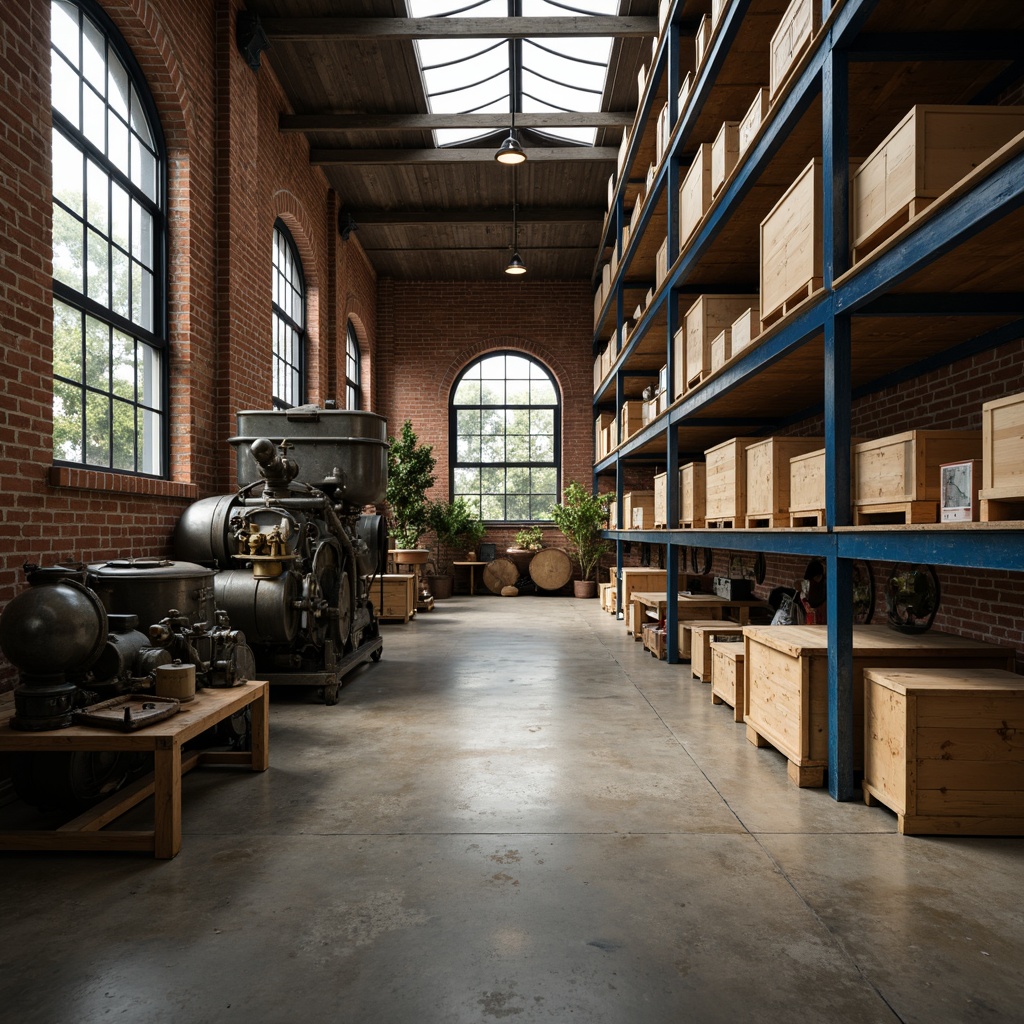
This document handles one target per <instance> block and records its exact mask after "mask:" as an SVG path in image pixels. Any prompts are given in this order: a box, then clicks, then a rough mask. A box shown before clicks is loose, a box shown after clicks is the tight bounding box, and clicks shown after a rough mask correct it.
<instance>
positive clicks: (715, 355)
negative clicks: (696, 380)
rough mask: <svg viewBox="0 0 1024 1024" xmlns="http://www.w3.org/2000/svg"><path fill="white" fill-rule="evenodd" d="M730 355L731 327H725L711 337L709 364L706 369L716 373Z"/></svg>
mask: <svg viewBox="0 0 1024 1024" xmlns="http://www.w3.org/2000/svg"><path fill="white" fill-rule="evenodd" d="M731 355H732V328H731V327H726V328H723V329H722V330H721V331H719V332H718V333H717V334H716V335H715V336H714V337H713V338H712V339H711V365H710V366H709V367H708V370H709V371H710V372H711V373H717V372H718V371H719V370H720V369H721V368H722V367H723V366H725V364H726V363H727V362H728V361H729V357H730V356H731Z"/></svg>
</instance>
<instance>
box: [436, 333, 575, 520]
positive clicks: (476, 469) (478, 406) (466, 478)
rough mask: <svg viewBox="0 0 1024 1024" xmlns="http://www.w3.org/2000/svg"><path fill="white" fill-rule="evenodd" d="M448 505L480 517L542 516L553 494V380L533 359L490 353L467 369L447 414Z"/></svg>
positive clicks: (557, 419) (556, 446) (556, 470)
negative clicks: (466, 507)
mask: <svg viewBox="0 0 1024 1024" xmlns="http://www.w3.org/2000/svg"><path fill="white" fill-rule="evenodd" d="M449 416H450V429H449V437H450V438H451V458H450V465H451V494H452V499H453V500H454V499H455V498H459V497H461V498H465V499H466V500H467V501H468V502H469V504H470V505H471V506H472V507H473V508H474V510H476V512H477V513H478V514H479V516H480V517H481V518H482V519H485V520H488V521H490V522H528V521H533V520H546V519H549V518H550V515H549V509H550V508H551V506H552V504H554V502H556V501H557V500H558V495H559V494H560V493H561V489H560V485H561V481H560V479H559V476H560V472H561V459H560V455H559V453H560V451H561V431H562V427H561V403H560V400H559V395H558V387H557V385H556V384H555V379H554V377H552V375H551V374H550V373H549V372H548V370H547V369H545V367H543V366H542V365H541V364H540V363H539V362H537V360H535V359H531V358H530V357H529V356H526V355H523V354H522V353H519V352H495V353H490V354H488V355H486V356H482V357H481V358H480V359H477V360H476V361H475V362H472V363H470V364H469V366H467V367H466V369H465V370H463V371H462V373H461V374H460V375H459V377H458V379H457V380H456V381H455V386H454V387H453V388H452V395H451V404H450V410H449Z"/></svg>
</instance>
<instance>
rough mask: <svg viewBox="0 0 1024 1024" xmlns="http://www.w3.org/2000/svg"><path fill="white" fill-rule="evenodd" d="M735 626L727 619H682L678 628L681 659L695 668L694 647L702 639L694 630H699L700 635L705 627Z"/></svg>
mask: <svg viewBox="0 0 1024 1024" xmlns="http://www.w3.org/2000/svg"><path fill="white" fill-rule="evenodd" d="M723 624H724V626H726V627H728V626H733V625H735V623H733V622H729V621H727V620H725V619H680V620H679V624H678V626H677V628H678V631H679V632H678V634H677V635H678V638H679V658H680V660H682V661H689V662H690V667H691V669H692V667H693V645H694V644H695V643H696V644H698V645H700V643H701V638H700V636H699V635H697V636H695V635H694V630H697V632H698V634H699V632H700V630H702V629H703V628H704V627H705V626H708V627H715V626H722V625H723Z"/></svg>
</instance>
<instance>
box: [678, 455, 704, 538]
mask: <svg viewBox="0 0 1024 1024" xmlns="http://www.w3.org/2000/svg"><path fill="white" fill-rule="evenodd" d="M705 471H706V467H705V465H704V463H703V462H688V463H686V465H685V466H680V467H679V525H680V526H682V527H683V528H684V529H691V530H699V529H703V527H704V522H705V520H706V515H705V512H704V507H705V500H706V499H705Z"/></svg>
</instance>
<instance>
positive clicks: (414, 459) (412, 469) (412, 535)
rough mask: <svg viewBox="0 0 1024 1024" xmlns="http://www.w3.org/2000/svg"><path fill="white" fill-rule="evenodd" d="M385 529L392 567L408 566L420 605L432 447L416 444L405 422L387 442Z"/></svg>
mask: <svg viewBox="0 0 1024 1024" xmlns="http://www.w3.org/2000/svg"><path fill="white" fill-rule="evenodd" d="M388 441H389V442H390V447H389V448H388V485H387V490H386V492H385V497H386V500H387V504H388V527H389V529H390V531H391V535H392V537H394V538H395V550H394V552H393V553H392V557H393V558H394V561H395V563H396V565H411V566H412V571H413V573H414V574H415V576H416V601H417V603H419V601H420V596H421V595H420V580H419V574H420V566H421V565H424V564H425V563H426V561H427V558H428V556H429V552H428V551H427V550H426V549H425V548H421V547H419V546H418V545H419V540H420V537H421V536H422V534H423V533H424V531H425V530H426V528H427V491H428V490H429V489H430V488H431V487H433V485H434V472H433V470H434V456H433V454H431V453H432V452H433V447H432V446H431V445H428V444H420V443H419V438H418V437H417V435H416V432H415V431H414V430H413V429H412V423H411V422H410V421H409V420H406V421H405V422H404V423H403V424H402V432H401V434H400V435H399V436H398V437H391V438H388Z"/></svg>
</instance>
